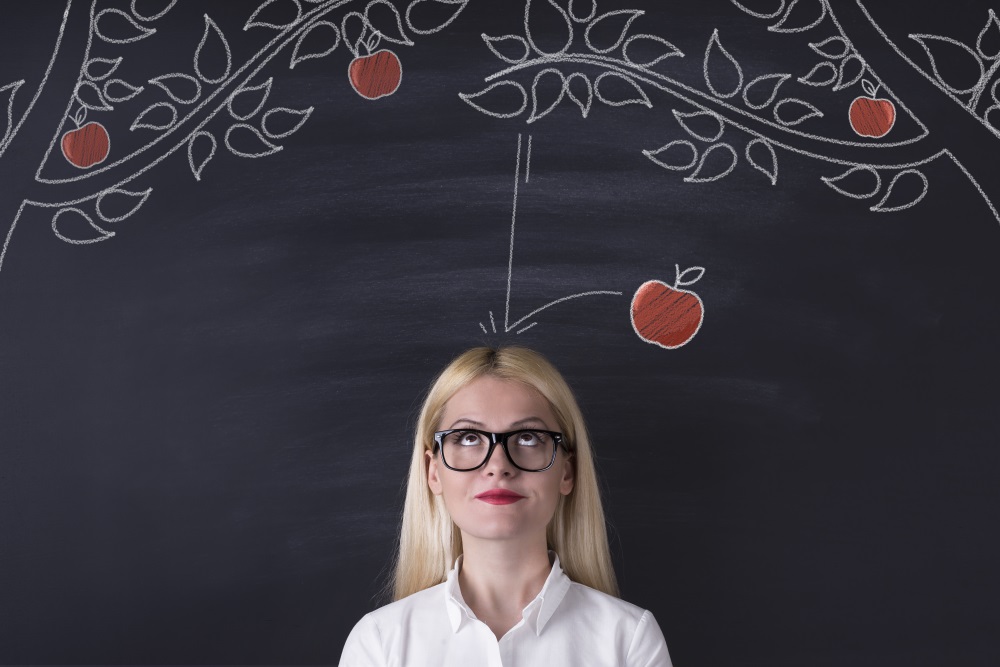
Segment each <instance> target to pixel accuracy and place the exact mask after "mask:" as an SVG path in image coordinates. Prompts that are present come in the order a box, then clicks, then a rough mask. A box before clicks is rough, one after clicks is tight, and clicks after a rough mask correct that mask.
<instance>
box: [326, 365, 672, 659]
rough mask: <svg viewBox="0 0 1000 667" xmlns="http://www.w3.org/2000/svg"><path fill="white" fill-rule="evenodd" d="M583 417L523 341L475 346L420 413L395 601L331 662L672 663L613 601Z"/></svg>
mask: <svg viewBox="0 0 1000 667" xmlns="http://www.w3.org/2000/svg"><path fill="white" fill-rule="evenodd" d="M617 592H618V589H617V585H616V583H615V576H614V570H613V568H612V565H611V557H610V553H609V550H608V539H607V533H606V530H605V523H604V511H603V509H602V507H601V499H600V495H599V493H598V488H597V477H596V474H595V470H594V462H593V457H592V454H591V450H590V443H589V441H588V439H587V433H586V430H585V427H584V422H583V415H582V414H581V413H580V409H579V407H578V406H577V404H576V400H575V399H574V397H573V394H572V392H571V391H570V389H569V386H567V384H566V382H565V380H563V378H562V376H561V375H560V374H559V372H558V371H557V370H556V369H555V368H554V367H553V366H552V365H551V364H550V363H549V362H548V361H547V360H546V359H545V358H544V357H542V356H541V355H540V354H538V353H537V352H533V351H531V350H528V349H525V348H518V347H503V348H500V349H496V350H494V349H490V348H485V347H481V348H474V349H472V350H469V351H467V352H465V353H464V354H462V355H460V356H459V357H458V358H456V359H455V360H454V361H452V362H451V363H450V364H449V365H448V366H447V367H446V368H445V369H444V371H442V372H441V374H440V375H439V376H438V378H437V379H436V380H435V382H434V384H433V385H432V386H431V389H430V391H429V393H428V395H427V399H426V400H425V401H424V405H423V408H422V409H421V411H420V417H419V419H418V421H417V429H416V437H415V439H414V450H413V458H412V460H411V462H410V472H409V481H408V484H407V490H406V501H405V505H404V508H403V525H402V531H401V534H400V544H399V554H398V556H397V560H396V571H395V577H394V598H395V600H396V601H395V602H393V603H392V604H389V605H387V606H385V607H382V608H381V609H378V610H376V611H374V612H372V613H370V614H368V615H367V616H365V617H364V618H362V619H361V621H360V622H358V624H357V625H356V626H355V627H354V630H353V631H352V632H351V635H350V636H349V637H348V639H347V643H346V645H345V646H344V651H343V654H342V656H341V661H340V665H341V667H374V666H376V665H377V666H379V667H388V666H393V667H395V666H404V665H405V666H409V665H414V666H419V667H425V666H434V667H437V666H445V667H451V666H453V665H454V666H459V665H460V666H461V667H480V666H491V667H492V666H496V667H501V666H503V667H522V666H532V665H543V666H544V667H564V666H569V665H573V667H597V666H604V665H609V666H610V665H627V666H629V667H633V666H639V665H641V666H643V667H647V666H648V667H654V666H655V667H670V664H671V663H670V657H669V655H668V653H667V647H666V643H665V642H664V639H663V634H662V633H661V632H660V628H659V626H657V624H656V621H655V620H654V619H653V616H652V615H651V614H650V613H649V612H648V611H644V610H642V609H640V608H639V607H636V606H634V605H631V604H629V603H627V602H624V601H622V600H620V599H618V597H616V596H617Z"/></svg>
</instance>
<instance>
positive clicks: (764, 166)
mask: <svg viewBox="0 0 1000 667" xmlns="http://www.w3.org/2000/svg"><path fill="white" fill-rule="evenodd" d="M730 1H731V3H732V4H733V5H734V6H735V7H736V9H737V10H738V11H741V12H744V13H746V14H748V15H750V16H753V17H756V18H759V19H763V20H765V21H767V22H768V25H767V30H768V31H769V32H772V33H775V34H776V36H775V38H776V39H781V37H780V35H784V34H809V35H810V36H811V35H813V34H815V35H816V37H815V38H813V39H810V41H809V42H808V52H807V53H809V54H810V55H812V56H813V57H816V56H819V57H820V58H821V60H820V61H818V62H812V63H809V62H807V63H806V68H805V71H804V72H803V73H796V74H794V75H793V73H791V72H776V73H773V74H763V75H759V76H756V77H754V78H753V79H751V80H750V81H749V83H745V78H744V71H743V68H742V66H741V65H740V62H739V60H740V57H741V56H742V54H739V53H735V52H734V51H732V50H730V49H728V48H727V47H726V46H725V44H724V42H725V39H724V37H725V36H724V35H723V34H722V33H721V32H720V30H718V29H713V30H712V31H711V33H710V34H709V35H708V39H707V42H706V47H705V50H704V53H703V56H702V58H701V65H702V86H703V87H699V86H694V85H690V84H688V83H685V81H689V80H690V77H689V76H685V77H681V76H672V75H670V74H668V73H666V70H664V69H662V68H660V69H654V68H653V67H652V65H654V64H660V65H664V64H665V65H668V66H672V65H676V64H677V63H683V61H684V54H683V53H681V52H680V50H679V49H676V47H674V46H673V45H672V44H671V43H670V42H669V41H668V40H666V39H664V38H663V37H660V36H659V35H655V34H651V33H648V32H643V33H637V34H634V35H630V34H629V31H630V30H632V29H633V27H634V26H639V25H640V23H641V22H642V21H643V20H645V19H644V18H643V12H641V11H639V10H630V9H616V10H614V11H611V12H607V13H604V14H600V13H599V12H598V10H597V9H596V4H595V3H590V4H589V5H588V6H587V8H586V9H581V8H580V7H579V6H577V5H574V4H573V3H570V4H569V8H568V9H569V11H568V12H567V11H566V10H564V9H563V8H562V7H561V6H560V5H559V4H557V3H555V2H552V1H549V2H539V1H534V2H532V1H528V2H526V3H525V11H524V32H523V35H517V34H504V35H499V36H490V35H487V34H483V35H482V39H483V41H484V42H485V44H486V46H487V48H488V49H489V50H490V51H492V52H493V54H494V55H495V56H496V57H497V58H498V59H499V60H500V61H501V62H502V63H504V66H503V68H502V69H500V70H499V71H496V72H495V73H493V74H491V75H489V76H487V77H486V78H485V79H484V82H485V84H486V85H485V87H484V88H482V89H481V90H479V91H475V92H462V93H460V94H459V97H460V98H461V99H462V100H464V101H465V102H466V103H468V104H469V105H470V106H471V107H473V108H474V109H476V110H477V111H479V112H480V113H484V114H487V115H490V116H493V117H495V118H505V119H507V118H515V117H519V116H521V117H525V120H526V122H528V123H537V122H560V121H559V120H558V117H559V113H558V111H559V107H560V103H561V102H562V101H564V100H569V101H570V102H571V103H572V104H573V105H575V107H576V108H577V109H578V110H579V111H580V113H581V115H582V116H583V117H584V118H588V117H592V114H590V111H591V105H592V103H593V100H594V99H595V98H596V99H597V100H598V101H600V102H602V103H604V104H607V105H609V106H621V105H625V104H640V105H642V106H646V107H653V100H652V97H651V96H650V93H652V92H655V91H658V92H661V93H664V94H666V95H668V96H670V97H672V98H673V100H674V101H675V103H678V102H679V103H681V105H682V106H680V107H675V108H672V109H671V111H672V114H673V117H674V121H675V122H676V123H677V124H678V125H679V126H680V128H681V130H682V131H683V132H685V133H687V134H688V135H689V136H690V137H691V138H692V139H693V140H687V139H677V138H675V137H670V138H668V140H667V141H664V142H663V143H662V145H661V146H660V147H659V148H650V149H647V150H644V151H642V152H643V154H644V155H645V156H646V157H647V158H648V159H649V160H650V161H651V162H653V163H654V164H656V165H657V166H659V167H662V168H664V169H667V170H669V171H677V172H682V173H683V174H684V180H685V181H686V182H688V183H692V184H706V183H712V182H715V181H719V180H720V179H722V178H724V177H725V176H726V175H728V174H730V173H732V171H733V170H734V169H735V168H736V167H737V166H739V162H740V156H741V155H742V156H743V158H744V159H745V160H746V162H747V165H748V166H749V167H750V168H752V169H754V170H756V171H757V172H759V173H760V174H762V175H763V176H764V177H765V178H766V180H767V181H768V182H769V183H771V184H772V185H774V184H775V183H776V182H777V178H778V173H779V170H778V154H779V152H780V151H788V152H791V153H795V154H798V155H802V156H805V157H809V158H812V159H816V160H820V161H823V162H825V163H827V164H829V165H831V166H832V167H834V168H835V169H836V170H837V171H835V173H833V174H831V175H830V176H827V177H824V178H823V182H824V183H826V184H827V185H829V186H830V187H831V188H832V189H833V190H834V192H837V193H840V194H844V195H845V196H849V197H851V198H854V199H859V200H860V199H876V200H877V203H875V204H872V205H870V206H869V210H870V211H873V212H878V213H886V212H897V211H904V210H906V209H908V208H910V207H912V206H914V205H916V204H917V203H918V202H920V201H921V200H922V199H923V198H924V196H925V195H926V194H927V188H928V185H929V179H927V177H926V175H925V174H924V169H925V168H926V166H927V165H928V164H929V163H931V162H933V161H934V160H937V159H939V158H946V159H948V160H949V161H950V162H951V163H952V164H954V165H955V166H956V167H957V168H958V169H959V171H960V172H961V174H962V175H963V176H964V177H965V178H966V179H967V180H968V181H969V183H970V184H971V185H972V186H973V187H974V188H975V189H976V191H978V193H979V195H980V196H981V197H982V199H983V201H984V203H985V204H986V205H987V207H988V208H989V209H990V212H991V213H992V214H993V217H994V218H995V219H996V220H997V221H998V222H1000V214H998V212H997V208H996V206H995V203H994V202H995V201H996V200H997V198H1000V185H998V184H996V183H995V181H996V179H990V180H989V181H980V180H977V179H976V178H975V177H974V176H973V175H972V174H971V172H970V171H969V170H968V169H967V168H966V167H965V166H964V164H963V162H962V160H961V159H959V157H958V155H957V154H956V151H959V150H962V149H963V148H964V149H965V150H964V153H968V152H969V151H971V150H979V149H980V148H981V146H971V147H969V146H965V147H959V146H956V145H945V144H943V143H940V141H939V140H938V139H937V137H936V135H935V136H932V135H931V132H930V130H929V128H928V126H927V125H925V124H924V122H923V120H922V119H921V118H920V117H918V116H917V115H916V114H915V113H914V112H913V111H912V110H911V109H910V108H909V107H908V105H907V104H905V103H904V102H903V100H901V99H900V97H899V96H898V95H896V94H894V93H893V92H892V89H891V87H890V86H889V85H888V84H887V82H886V81H885V80H883V79H882V78H881V77H880V76H879V74H877V73H876V71H875V68H874V67H873V66H872V65H871V64H870V63H869V61H868V60H867V59H866V57H865V56H864V55H863V54H861V53H860V52H859V51H858V49H857V48H856V47H855V45H854V42H853V41H852V39H851V38H850V36H849V34H848V32H847V31H846V30H845V29H844V27H843V25H842V23H841V21H840V19H839V18H838V16H837V15H835V12H834V8H833V6H832V5H831V3H830V2H829V0H791V1H787V0H778V2H777V4H776V6H775V8H774V9H771V10H767V11H760V10H755V9H751V8H750V7H748V6H746V5H745V4H743V3H741V2H737V1H736V0H730ZM836 12H837V14H843V15H848V16H850V18H851V21H852V22H851V25H852V30H857V31H860V32H868V33H874V34H875V35H876V36H877V38H878V39H881V40H882V41H884V42H885V43H886V44H887V45H888V46H889V47H890V49H891V52H894V53H895V56H898V58H900V59H902V64H904V65H905V66H909V67H911V68H913V69H914V70H916V71H917V72H919V73H920V74H922V75H923V76H924V77H925V78H926V79H927V80H928V81H929V82H930V83H931V84H933V86H934V87H935V88H936V89H937V90H938V91H940V92H941V93H943V94H945V95H948V96H950V97H952V98H953V99H954V100H955V101H956V102H958V103H959V104H960V105H961V106H962V107H963V109H964V110H965V111H967V112H968V114H969V116H970V118H971V119H974V120H975V121H976V122H978V123H979V124H980V125H981V126H982V127H984V128H985V129H986V130H987V131H988V132H989V133H990V135H991V137H992V138H1000V129H998V127H997V124H1000V94H998V92H997V90H998V87H1000V80H998V76H997V75H998V72H1000V21H998V19H997V15H996V13H995V12H994V11H993V10H989V12H988V16H987V21H986V24H985V26H984V27H983V28H982V30H981V31H980V32H979V36H978V37H977V39H976V43H975V46H974V48H973V46H970V45H968V44H964V43H962V42H960V41H959V40H956V39H954V38H952V37H948V36H936V35H928V34H913V35H911V36H910V37H911V39H913V40H914V42H916V43H917V44H919V45H920V46H921V47H922V48H923V49H924V51H925V53H926V54H927V56H928V58H929V61H928V63H929V71H925V69H922V68H921V67H919V66H918V65H916V64H915V63H914V62H913V61H912V60H910V59H909V58H908V57H907V56H906V55H905V54H904V53H903V52H902V51H901V50H900V49H899V48H898V47H897V46H896V45H895V44H894V43H893V42H892V41H891V40H890V39H889V38H888V37H887V36H886V34H885V33H884V31H882V29H881V28H880V27H879V26H878V24H877V23H876V22H875V21H874V20H873V19H872V18H871V16H870V14H869V13H868V11H867V9H866V8H865V3H864V2H862V1H861V0H855V1H854V2H847V3H844V5H843V6H840V5H838V6H837V8H836ZM542 13H547V14H548V16H547V17H544V18H546V19H547V20H548V21H549V22H551V21H553V20H554V21H555V22H556V25H559V26H560V27H559V30H558V34H557V35H556V37H555V38H554V39H553V41H552V42H547V43H550V44H552V46H550V47H549V48H548V49H547V50H543V49H541V48H539V45H538V43H537V42H536V39H535V37H534V36H533V33H532V26H531V24H532V17H533V16H541V14H542ZM560 22H561V24H560ZM563 24H564V25H565V29H563V28H562V25H563ZM579 24H583V26H582V30H581V26H580V25H579ZM580 32H582V33H583V38H582V40H580V39H575V37H576V36H577V35H579V33H580ZM598 32H601V33H602V35H603V36H602V37H601V39H597V37H596V35H597V33H598ZM549 37H552V36H551V35H549ZM564 37H565V39H564ZM640 39H641V40H644V42H645V45H646V46H650V45H656V46H658V48H660V49H662V52H661V53H660V54H659V55H658V56H657V57H649V56H645V57H643V58H641V59H637V57H636V53H637V52H635V51H630V49H629V47H630V45H632V44H635V43H637V42H638V40H640ZM633 40H635V41H633ZM553 42H554V44H553ZM944 49H951V50H952V51H953V52H958V53H961V54H963V57H964V58H965V60H967V61H968V62H969V63H970V64H969V65H968V66H967V68H966V69H967V70H968V71H969V72H970V79H971V80H970V81H965V82H961V83H960V82H956V81H949V82H946V81H945V80H944V79H943V78H942V74H941V72H940V71H939V68H938V66H937V58H939V57H943V56H938V53H939V52H943V50H944ZM875 55H876V56H877V57H879V58H880V69H885V70H886V71H893V68H894V67H896V66H897V63H896V62H888V61H886V60H885V58H884V54H882V53H879V54H875ZM668 59H669V60H668ZM883 65H884V68H883V67H882V66H883ZM581 66H587V67H588V70H586V71H584V70H582V69H581ZM594 69H598V70H603V72H602V73H601V74H599V75H594V74H592V73H591V72H592V71H593V70H594ZM949 71H950V70H949ZM525 74H532V75H533V76H534V79H533V80H531V81H532V82H531V83H530V84H526V83H525V82H524V81H523V78H522V77H523V76H524V75H525ZM608 77H614V79H613V80H614V81H615V82H616V83H619V84H620V83H621V82H628V85H629V86H631V88H629V90H633V91H634V93H629V94H627V95H624V96H621V93H619V97H617V98H612V97H610V96H609V95H607V94H605V92H604V91H603V90H601V89H600V88H599V87H598V86H597V81H609V80H611V79H609V78H608ZM519 79H521V80H519ZM790 79H794V82H795V84H796V85H798V84H801V86H802V87H803V90H802V93H801V94H799V93H796V94H794V95H786V94H785V93H786V91H785V87H786V86H787V85H788V84H787V82H788V81H789V80H790ZM560 82H561V84H562V87H561V88H559V87H558V84H559V83H560ZM542 83H546V84H556V85H541V84H542ZM857 86H860V87H861V88H862V91H863V92H864V93H865V95H858V93H857V92H856V87H857ZM618 90H621V88H620V87H619V88H618ZM879 90H881V91H883V93H882V95H881V96H880V97H879V96H877V95H876V93H877V91H879ZM810 91H813V92H812V93H810ZM820 92H823V93H824V94H843V95H845V96H847V97H846V98H845V99H844V100H843V102H842V105H843V106H842V107H841V108H846V109H847V110H848V123H847V124H846V125H844V126H843V128H844V131H845V132H844V134H843V136H829V130H828V129H827V127H828V126H826V125H821V124H817V122H816V121H818V120H819V119H822V118H824V117H825V116H826V113H825V112H824V111H823V110H822V107H821V106H820V104H819V103H818V102H815V101H814V100H813V99H811V97H810V95H811V94H817V93H820ZM543 95H547V97H544V99H543ZM525 111H528V113H527V115H526V116H523V114H524V113H525ZM708 117H714V118H717V119H719V128H717V129H715V128H714V126H713V129H711V130H706V129H704V128H703V127H702V126H704V123H702V124H701V125H699V128H701V129H696V128H695V127H694V121H695V120H696V119H702V120H703V119H705V118H708ZM899 117H905V118H906V119H907V126H908V127H907V129H906V130H893V128H894V127H895V125H896V124H897V123H896V121H897V119H898V118H899ZM553 119H555V120H553ZM725 128H731V129H732V130H734V131H736V133H742V134H743V135H744V137H745V139H744V145H743V150H738V149H737V141H738V137H737V136H736V135H735V134H733V135H732V136H729V135H727V140H726V141H725V142H720V141H719V138H720V137H721V136H722V132H721V130H724V129H725ZM890 130H893V131H892V132H891V134H890ZM701 144H707V145H704V146H703V145H701ZM848 174H850V175H852V178H845V177H846V176H847V175H848ZM861 174H874V175H875V176H876V177H877V178H875V179H874V182H872V180H871V179H868V180H866V181H865V182H864V183H863V186H862V187H861V188H860V189H857V190H853V189H851V188H852V187H853V185H854V184H855V181H857V180H858V179H857V178H854V176H859V175H861ZM886 183H888V186H886V189H883V185H884V184H886ZM983 183H988V186H986V187H984V185H983ZM894 184H895V187H893V185H894ZM872 185H874V186H875V189H874V190H872V189H871V187H870V186H872Z"/></svg>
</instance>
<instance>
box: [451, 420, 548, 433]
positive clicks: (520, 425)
mask: <svg viewBox="0 0 1000 667" xmlns="http://www.w3.org/2000/svg"><path fill="white" fill-rule="evenodd" d="M458 424H466V425H468V426H471V427H472V428H478V429H481V430H485V428H486V425H485V424H483V423H482V422H477V421H476V420H475V419H469V418H468V417H461V418H459V419H456V420H455V421H453V422H452V423H451V426H450V427H449V428H457V426H458ZM533 424H541V425H542V426H548V424H546V423H545V420H544V419H542V418H541V417H525V418H524V419H518V420H517V421H516V422H513V423H512V424H510V426H508V428H509V429H511V430H515V429H519V428H524V427H525V426H531V425H533Z"/></svg>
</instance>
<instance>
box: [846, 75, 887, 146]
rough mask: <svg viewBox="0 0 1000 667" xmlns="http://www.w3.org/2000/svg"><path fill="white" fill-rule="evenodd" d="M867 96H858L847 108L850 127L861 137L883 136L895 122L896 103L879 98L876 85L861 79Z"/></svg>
mask: <svg viewBox="0 0 1000 667" xmlns="http://www.w3.org/2000/svg"><path fill="white" fill-rule="evenodd" d="M861 86H862V88H864V90H865V93H867V96H860V95H859V96H858V97H855V98H854V101H853V102H851V106H850V107H849V108H848V110H847V118H848V122H850V124H851V129H852V130H854V132H855V133H856V134H857V135H858V136H862V137H875V138H876V139H877V138H879V137H884V136H885V135H887V134H888V133H889V130H891V129H892V126H893V125H895V124H896V105H894V104H893V103H892V100H887V99H880V98H879V97H878V87H876V86H875V85H874V84H873V83H871V82H870V81H867V80H866V81H862V82H861Z"/></svg>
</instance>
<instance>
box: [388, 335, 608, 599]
mask: <svg viewBox="0 0 1000 667" xmlns="http://www.w3.org/2000/svg"><path fill="white" fill-rule="evenodd" d="M483 375H490V376H493V377H497V378H500V379H503V380H513V381H516V382H522V383H524V384H527V385H529V386H531V387H534V388H535V389H536V390H537V391H538V392H539V393H540V394H541V395H542V396H544V397H545V398H546V399H547V400H548V402H549V404H550V405H551V406H552V411H553V413H554V415H555V417H556V419H557V420H558V422H559V429H560V431H562V433H563V434H564V435H565V438H566V444H567V448H568V449H569V451H570V452H571V453H572V459H571V460H572V462H573V466H574V473H575V482H574V485H573V490H572V492H570V494H569V495H568V496H562V497H561V498H560V500H559V504H558V505H557V506H556V511H555V515H554V516H553V518H552V521H551V522H550V523H549V526H548V531H547V538H548V543H549V548H550V549H553V550H555V552H556V553H557V554H559V561H560V564H561V565H562V568H563V570H565V572H566V574H567V575H568V576H569V577H570V579H572V580H573V581H576V582H579V583H581V584H584V585H587V586H590V587H591V588H596V589H597V590H600V591H603V592H605V593H608V594H610V595H615V596H617V595H618V585H617V583H616V581H615V572H614V567H613V566H612V563H611V552H610V550H609V549H608V535H607V530H606V527H605V518H604V509H603V507H602V505H601V496H600V491H599V489H598V485H597V473H596V471H595V469H594V458H593V454H592V452H591V448H590V440H589V439H588V437H587V429H586V426H585V425H584V421H583V414H582V413H581V412H580V407H579V406H578V405H577V403H576V399H575V398H574V397H573V392H572V391H571V390H570V388H569V385H567V384H566V381H565V380H564V379H563V377H562V375H560V374H559V371H558V370H556V368H555V367H554V366H553V365H552V364H551V363H549V361H548V360H547V359H545V357H543V356H542V355H540V354H538V353H537V352H535V351H533V350H529V349H527V348H523V347H501V348H497V349H493V348H489V347H476V348H473V349H471V350H468V351H467V352H464V353H463V354H461V355H459V356H458V357H456V358H455V359H454V360H453V361H452V362H451V363H450V364H448V366H447V367H445V369H444V370H443V371H441V374H440V375H438V377H437V379H435V380H434V383H433V384H432V385H431V388H430V390H429V391H428V393H427V398H426V399H425V400H424V404H423V407H422V408H421V410H420V416H419V418H418V420H417V428H416V433H415V435H414V439H413V456H412V459H411V460H410V472H409V478H408V480H407V485H406V501H405V503H404V505H403V521H402V527H401V529H400V535H399V551H398V553H397V555H396V562H395V573H394V575H393V579H392V590H393V599H395V600H399V599H402V598H404V597H406V596H407V595H411V594H413V593H416V592H418V591H422V590H424V589H425V588H430V587H431V586H434V585H436V584H439V583H441V582H442V581H444V580H445V579H446V578H447V576H448V571H449V570H450V569H451V567H452V565H453V563H454V561H455V559H456V558H457V557H458V556H459V554H461V553H462V535H461V531H459V530H458V528H457V526H455V524H454V522H452V520H451V517H450V516H449V515H448V512H447V510H446V509H445V506H444V502H443V500H442V499H441V497H440V496H436V495H434V494H433V493H431V490H430V488H429V487H428V486H427V456H426V454H425V452H427V451H429V450H432V449H433V447H434V431H435V430H437V427H438V423H439V422H440V420H441V415H442V413H443V411H444V407H445V403H447V402H448V399H450V398H451V397H452V396H453V395H454V394H455V392H456V391H458V390H459V389H461V388H462V387H464V386H465V385H467V384H468V383H469V382H471V381H472V380H475V379H476V378H478V377H481V376H483Z"/></svg>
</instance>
